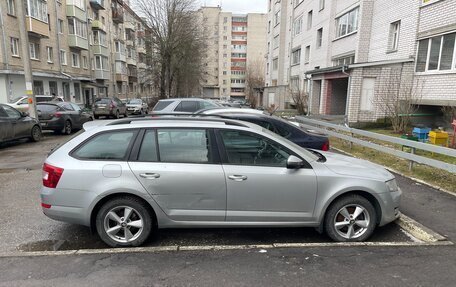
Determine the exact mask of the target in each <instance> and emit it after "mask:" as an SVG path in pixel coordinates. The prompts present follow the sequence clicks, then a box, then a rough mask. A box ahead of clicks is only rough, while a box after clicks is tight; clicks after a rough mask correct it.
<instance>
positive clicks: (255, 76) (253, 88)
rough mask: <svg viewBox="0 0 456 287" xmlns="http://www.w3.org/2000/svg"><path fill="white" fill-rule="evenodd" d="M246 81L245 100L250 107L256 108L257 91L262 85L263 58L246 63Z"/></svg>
mask: <svg viewBox="0 0 456 287" xmlns="http://www.w3.org/2000/svg"><path fill="white" fill-rule="evenodd" d="M245 83H246V93H245V95H246V100H247V101H248V102H249V103H250V105H251V107H252V108H256V106H257V99H256V94H257V92H258V91H259V90H260V89H261V88H263V87H264V85H265V84H264V60H261V59H259V58H258V59H254V60H252V61H249V62H248V63H247V69H246V73H245Z"/></svg>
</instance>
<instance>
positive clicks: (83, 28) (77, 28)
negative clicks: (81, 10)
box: [68, 18, 87, 39]
mask: <svg viewBox="0 0 456 287" xmlns="http://www.w3.org/2000/svg"><path fill="white" fill-rule="evenodd" d="M68 34H70V35H76V36H79V37H81V38H84V39H87V24H86V23H84V22H82V21H80V20H78V19H76V18H68Z"/></svg>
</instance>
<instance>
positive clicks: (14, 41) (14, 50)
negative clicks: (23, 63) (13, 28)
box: [10, 37, 19, 57]
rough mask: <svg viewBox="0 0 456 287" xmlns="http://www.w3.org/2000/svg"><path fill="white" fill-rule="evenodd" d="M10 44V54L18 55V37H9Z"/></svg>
mask: <svg viewBox="0 0 456 287" xmlns="http://www.w3.org/2000/svg"><path fill="white" fill-rule="evenodd" d="M10 45H11V55H12V56H15V57H19V39H18V38H13V37H11V38H10Z"/></svg>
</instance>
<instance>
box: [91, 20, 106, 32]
mask: <svg viewBox="0 0 456 287" xmlns="http://www.w3.org/2000/svg"><path fill="white" fill-rule="evenodd" d="M92 29H93V30H103V31H106V27H105V25H104V24H103V23H102V22H101V21H100V20H93V21H92Z"/></svg>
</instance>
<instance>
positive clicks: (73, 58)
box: [71, 53, 80, 68]
mask: <svg viewBox="0 0 456 287" xmlns="http://www.w3.org/2000/svg"><path fill="white" fill-rule="evenodd" d="M71 66H72V67H73V68H79V67H80V66H79V54H77V53H71Z"/></svg>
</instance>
